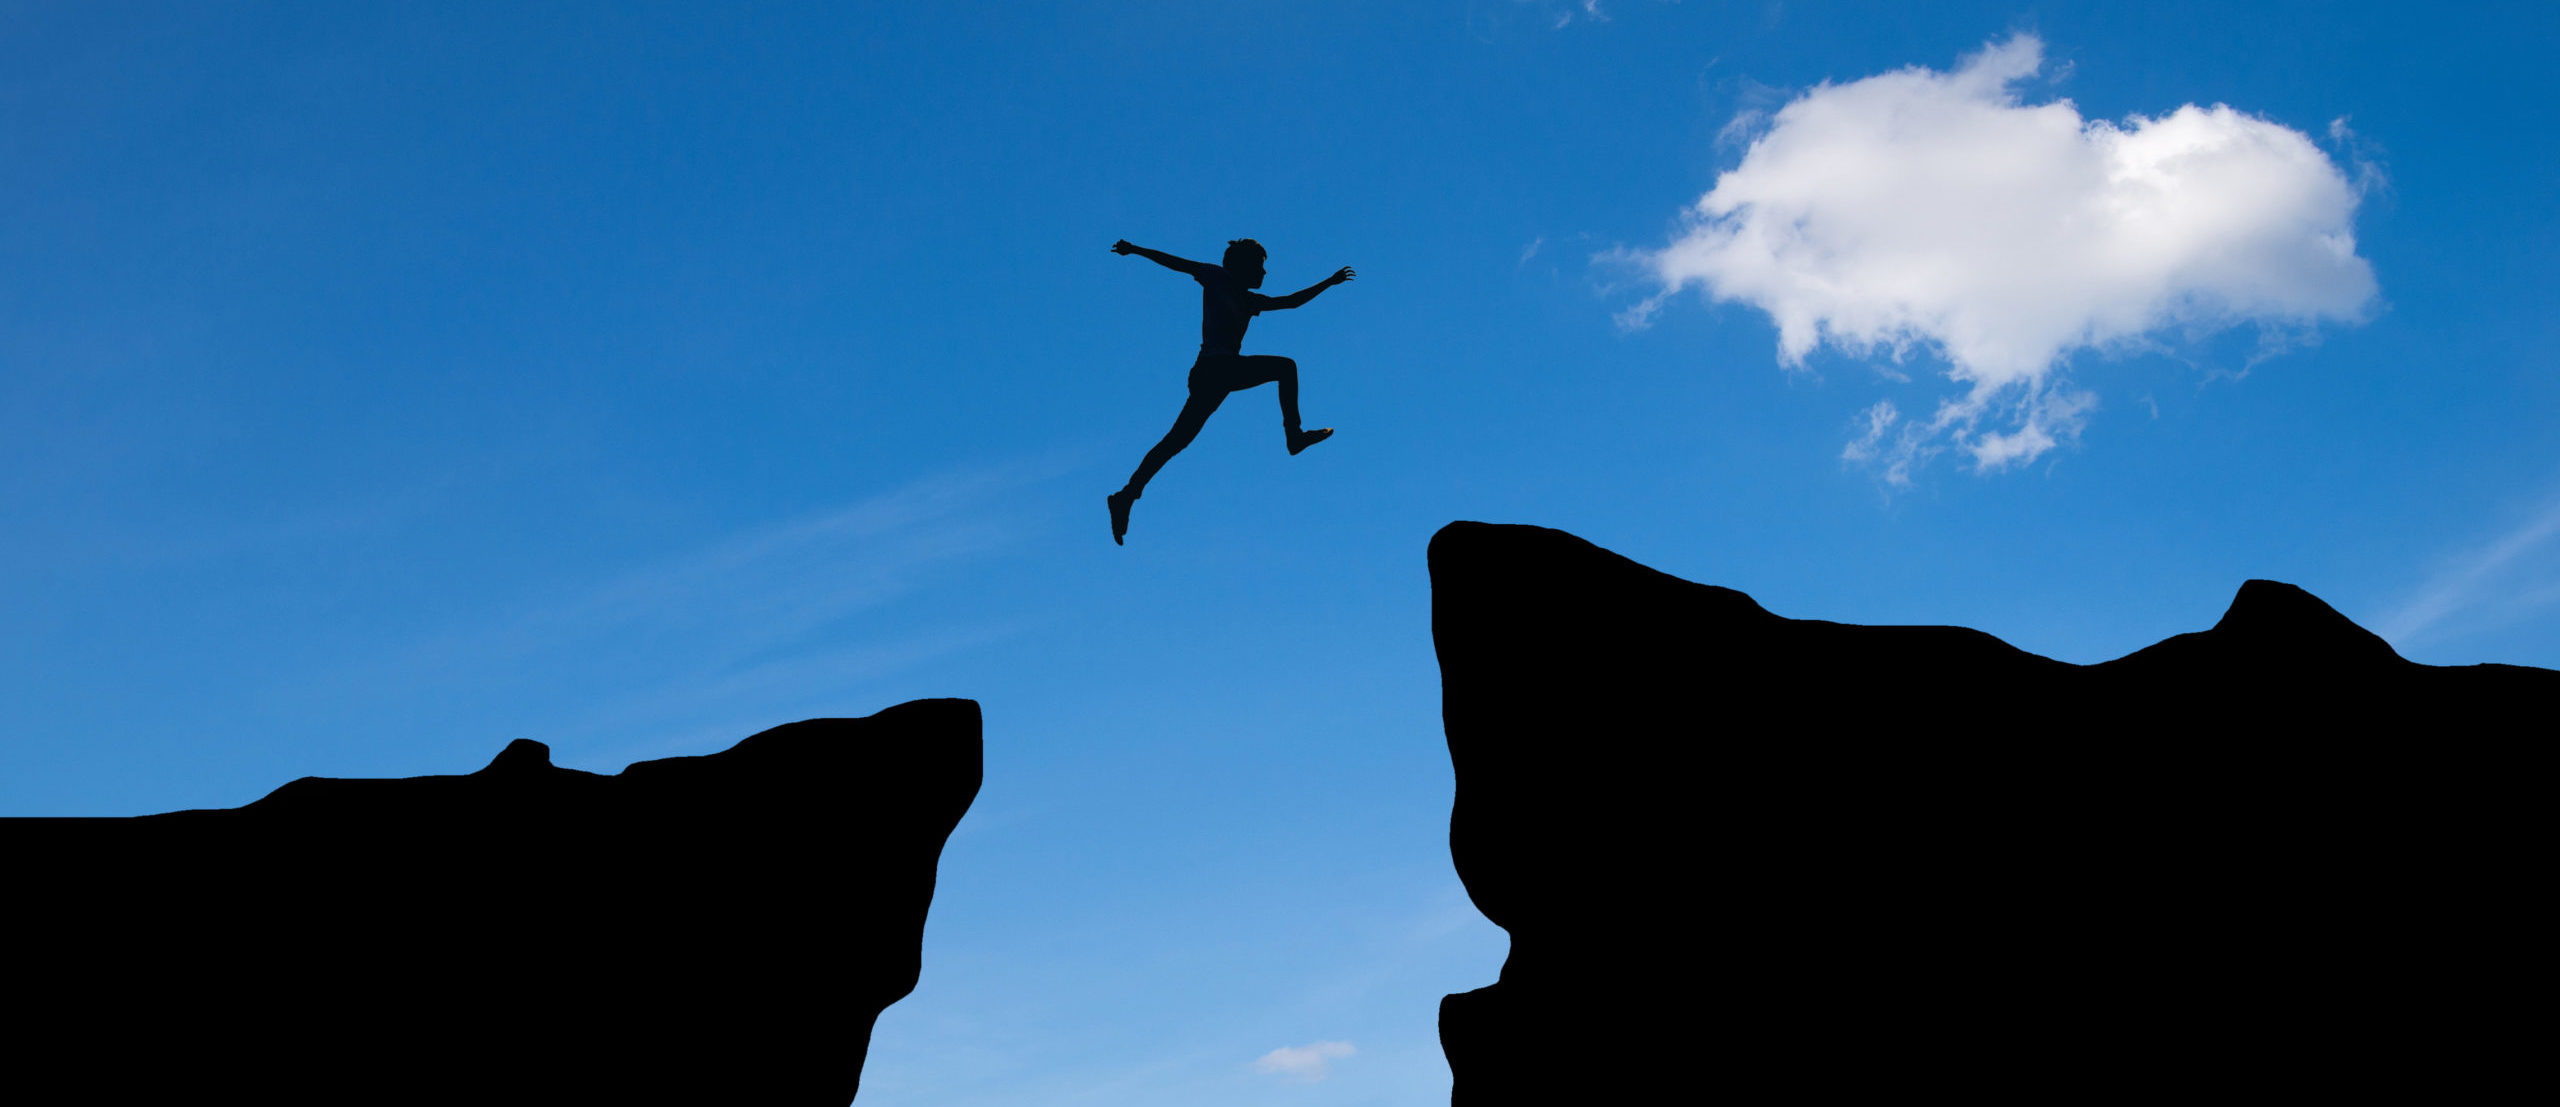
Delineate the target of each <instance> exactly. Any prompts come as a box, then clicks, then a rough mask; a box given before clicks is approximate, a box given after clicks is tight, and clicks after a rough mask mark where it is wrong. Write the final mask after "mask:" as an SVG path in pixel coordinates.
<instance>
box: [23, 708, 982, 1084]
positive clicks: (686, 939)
mask: <svg viewBox="0 0 2560 1107" xmlns="http://www.w3.org/2000/svg"><path fill="white" fill-rule="evenodd" d="M980 770H981V750H980V734H979V716H978V706H977V704H975V703H973V702H971V701H968V700H924V701H918V702H915V703H909V704H903V705H900V706H898V707H893V708H890V709H889V710H886V711H883V712H880V713H879V714H877V715H873V716H870V717H868V718H861V719H813V720H810V721H807V722H801V723H793V724H791V725H788V726H782V727H776V728H774V729H772V730H768V731H765V732H763V733H761V734H757V735H755V736H753V737H750V738H747V739H745V740H744V741H741V742H739V743H738V744H737V745H736V746H734V747H732V748H730V749H728V750H725V751H722V752H720V753H716V754H711V755H709V756H703V757H677V758H669V759H666V760H660V761H644V762H641V763H639V764H635V765H632V766H631V767H630V768H628V769H626V770H624V771H623V772H622V773H620V774H619V775H616V776H602V775H598V774H594V773H585V772H579V771H576V770H572V769H563V768H558V767H555V766H553V765H552V764H551V762H550V756H549V751H548V750H547V749H546V748H545V747H543V746H542V745H541V744H540V743H537V742H531V741H518V742H516V743H514V744H513V745H510V746H508V747H506V749H505V750H504V751H503V752H501V753H500V754H499V755H498V757H497V759H496V760H495V761H492V762H491V763H490V764H489V766H488V767H487V768H484V769H481V770H480V771H478V772H475V773H471V774H469V775H467V776H435V777H416V778H410V779H405V780H329V779H319V778H309V779H304V780H298V781H295V782H293V783H291V784H288V785H285V786H284V787H282V788H279V789H277V790H276V791H275V792H274V793H272V794H270V795H268V796H267V797H266V798H264V799H261V800H259V801H257V802H256V803H252V804H249V805H248V806H246V807H241V808H236V809H232V810H224V811H190V812H181V813H177V814H170V815H159V816H152V817H148V818H140V819H65V820H10V821H9V822H8V823H7V825H6V826H4V827H0V837H4V838H5V841H6V843H7V848H8V850H9V856H10V870H11V872H10V877H9V897H8V914H9V916H10V926H9V934H10V944H11V946H12V947H13V948H12V961H13V966H12V969H11V972H10V980H9V988H8V996H9V1000H10V1004H9V1005H10V1007H11V1009H12V1010H13V1011H15V1012H16V1013H17V1014H18V1015H19V1016H20V1017H21V1018H22V1019H23V1018H26V1017H28V1016H33V1017H34V1018H35V1019H36V1020H38V1025H37V1026H36V1027H35V1028H34V1030H33V1031H32V1032H20V1033H17V1034H15V1035H14V1038H15V1040H13V1041H12V1042H11V1043H10V1046H9V1050H8V1052H9V1054H10V1057H11V1060H10V1065H9V1068H10V1070H11V1072H10V1081H9V1082H10V1084H11V1085H13V1086H15V1087H18V1088H20V1089H22V1090H23V1089H28V1088H33V1087H39V1086H54V1087H56V1088H57V1089H59V1090H58V1091H57V1092H55V1093H47V1094H48V1095H57V1096H58V1097H59V1098H60V1100H61V1101H64V1102H100V1103H138V1102H149V1101H154V1100H165V1101H181V1100H182V1099H183V1100H196V1099H205V1098H226V1096H224V1095H223V1094H222V1093H231V1094H232V1095H236V1096H237V1097H240V1098H243V1099H245V1100H247V1101H249V1102H259V1103H271V1102H293V1103H319V1102H327V1103H337V1104H345V1103H386V1102H393V1103H424V1102H436V1103H754V1104H798V1103H805V1104H832V1105H838V1107H841V1105H843V1104H845V1103H848V1102H850V1101H851V1100H852V1099H853V1096H854V1093H855V1091H856V1089H857V1088H858V1086H859V1083H860V1080H861V1073H862V1062H863V1057H864V1053H865V1051H866V1050H867V1049H868V1047H869V1043H870V1036H871V1026H872V1022H873V1020H874V1019H876V1018H877V1017H878V1015H879V1013H880V1011H881V1009H883V1008H885V1007H887V1006H888V1005H889V1004H891V1003H893V1002H895V1001H896V1000H897V999H898V998H899V997H901V996H904V995H906V994H907V993H908V992H909V991H911V990H913V989H914V987H915V985H916V981H917V974H918V970H919V967H920V964H921V962H920V951H921V947H922V941H923V931H924V922H925V910H926V907H927V905H928V904H929V903H930V901H931V899H932V896H933V885H934V870H935V865H936V863H937V861H938V859H939V857H940V856H941V852H942V846H943V842H944V840H945V839H946V838H948V837H949V836H950V834H951V831H952V829H953V828H954V827H955V826H956V825H957V824H958V823H959V820H960V817H961V814H962V813H963V812H965V811H966V810H967V809H968V807H969V803H970V801H971V799H972V798H974V797H975V796H976V794H977V790H978V784H979V777H980Z"/></svg>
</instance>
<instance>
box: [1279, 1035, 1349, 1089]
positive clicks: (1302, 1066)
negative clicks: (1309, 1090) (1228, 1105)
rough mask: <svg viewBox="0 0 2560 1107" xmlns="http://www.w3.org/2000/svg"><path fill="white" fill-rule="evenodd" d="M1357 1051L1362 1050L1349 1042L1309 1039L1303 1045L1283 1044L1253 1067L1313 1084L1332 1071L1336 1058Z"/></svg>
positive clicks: (1341, 1057)
mask: <svg viewBox="0 0 2560 1107" xmlns="http://www.w3.org/2000/svg"><path fill="white" fill-rule="evenodd" d="M1358 1052H1359V1050H1356V1049H1353V1048H1352V1047H1351V1043H1349V1042H1309V1043H1307V1044H1305V1045H1302V1046H1282V1047H1280V1048H1279V1049H1275V1050H1272V1051H1271V1052H1269V1053H1265V1054H1263V1055H1262V1057H1261V1059H1259V1060H1257V1061H1255V1062H1254V1063H1253V1071H1255V1072H1264V1073H1270V1074H1272V1075H1274V1076H1280V1077H1286V1078H1288V1079H1291V1080H1299V1081H1304V1082H1307V1083H1310V1084H1312V1083H1314V1082H1316V1081H1318V1080H1322V1079H1324V1078H1325V1077H1327V1076H1331V1075H1333V1068H1332V1065H1333V1062H1335V1061H1339V1060H1342V1059H1343V1058H1345V1057H1349V1056H1351V1055H1352V1054H1354V1053H1358Z"/></svg>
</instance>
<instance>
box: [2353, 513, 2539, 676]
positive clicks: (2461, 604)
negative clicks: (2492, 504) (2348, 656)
mask: <svg viewBox="0 0 2560 1107" xmlns="http://www.w3.org/2000/svg"><path fill="white" fill-rule="evenodd" d="M2555 536H2560V499H2554V500H2552V501H2551V502H2549V503H2546V504H2544V505H2543V507H2542V510H2540V511H2539V512H2537V513H2535V514H2534V515H2533V516H2532V517H2530V518H2528V519H2526V520H2525V521H2524V522H2523V523H2522V524H2520V525H2518V526H2517V527H2516V528H2515V529H2513V530H2510V531H2508V532H2507V533H2506V534H2503V535H2500V536H2499V537H2498V538H2497V539H2495V540H2494V541H2491V542H2489V543H2488V544H2486V545H2483V546H2480V547H2478V548H2476V549H2473V550H2471V551H2469V552H2468V553H2466V554H2464V555H2463V556H2461V557H2459V558H2456V559H2454V560H2453V561H2452V562H2451V563H2450V564H2448V565H2446V566H2445V568H2444V569H2443V570H2442V571H2440V572H2438V573H2437V574H2436V575H2435V577H2434V578H2433V579H2431V580H2429V581H2428V582H2427V583H2426V584H2425V585H2424V586H2423V587H2421V588H2419V589H2418V591H2417V594H2416V595H2414V596H2411V597H2410V598H2409V600H2408V602H2406V603H2403V604H2401V605H2400V607H2399V608H2398V609H2397V610H2395V611H2393V612H2391V613H2390V614H2388V615H2385V616H2383V618H2382V619H2381V620H2380V625H2379V626H2378V627H2377V628H2376V629H2377V631H2378V632H2379V633H2380V634H2381V635H2382V636H2383V637H2384V638H2386V639H2389V640H2390V641H2391V642H2392V643H2393V644H2395V645H2396V644H2399V643H2402V642H2406V641H2409V640H2412V639H2415V638H2418V637H2420V636H2422V635H2425V634H2426V633H2428V632H2429V631H2431V630H2433V629H2435V628H2436V627H2438V626H2439V625H2441V624H2443V623H2444V622H2445V621H2446V620H2448V619H2451V618H2453V617H2454V616H2456V615H2459V614H2462V613H2464V612H2467V611H2471V610H2474V609H2477V608H2479V607H2481V606H2483V605H2485V604H2489V603H2492V602H2497V603H2501V604H2502V605H2504V606H2505V607H2507V608H2508V609H2509V610H2510V611H2522V610H2528V609H2531V608H2533V607H2538V606H2541V605H2543V604H2547V603H2550V602H2552V601H2554V600H2560V580H2551V579H2545V580H2541V581H2537V582H2531V583H2527V582H2522V581H2518V580H2516V578H2517V577H2518V576H2520V575H2522V574H2521V572H2520V570H2521V569H2522V568H2523V566H2524V565H2525V564H2526V563H2528V562H2530V560H2531V558H2532V555H2533V554H2536V553H2538V552H2541V551H2543V550H2544V549H2545V548H2547V547H2549V546H2550V544H2551V540H2552V538H2553V537H2555Z"/></svg>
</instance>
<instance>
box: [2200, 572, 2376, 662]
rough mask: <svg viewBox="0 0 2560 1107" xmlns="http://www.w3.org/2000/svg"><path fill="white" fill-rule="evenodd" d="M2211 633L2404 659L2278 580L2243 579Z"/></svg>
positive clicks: (2340, 655) (2333, 653) (2346, 655)
mask: <svg viewBox="0 0 2560 1107" xmlns="http://www.w3.org/2000/svg"><path fill="white" fill-rule="evenodd" d="M2212 633H2214V634H2216V635H2223V636H2228V637H2231V638H2233V639H2235V640H2237V641H2240V642H2248V643H2263V644H2265V645H2267V646H2269V647H2274V648H2283V649H2294V650H2310V651H2315V652H2317V653H2319V654H2321V655H2323V656H2324V657H2328V658H2330V659H2333V660H2338V659H2350V658H2353V659H2362V660H2368V661H2399V660H2403V659H2402V658H2401V656H2400V653H2399V651H2397V650H2394V649H2392V648H2391V643H2389V642H2386V641H2383V640H2382V636H2381V635H2379V634H2375V633H2374V632H2372V631H2369V630H2366V629H2365V628H2363V627H2360V626H2357V625H2356V623H2355V620H2353V619H2349V618H2347V617H2346V616H2344V615H2341V614H2339V613H2338V609H2336V608H2334V607H2331V606H2329V605H2328V604H2327V603H2324V602H2322V601H2321V599H2320V597H2318V596H2314V595H2312V594H2311V593H2309V592H2306V591H2303V590H2302V589H2300V588H2297V587H2295V586H2293V585H2290V584H2286V583H2284V582H2282V581H2273V580H2250V581H2244V582H2242V583H2241V585H2240V594H2239V595H2237V596H2234V597H2232V599H2231V607H2230V609H2229V610H2227V611H2224V612H2223V613H2222V619H2221V621H2220V622H2217V623H2215V624H2213V631H2212Z"/></svg>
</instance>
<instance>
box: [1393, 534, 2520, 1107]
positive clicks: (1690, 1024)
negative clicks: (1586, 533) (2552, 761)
mask: <svg viewBox="0 0 2560 1107" xmlns="http://www.w3.org/2000/svg"><path fill="white" fill-rule="evenodd" d="M1431 579H1432V630H1433V634H1434V637H1435V638H1436V640H1437V644H1438V649H1439V655H1440V664H1441V675H1442V686H1443V697H1444V713H1445V721H1446V725H1447V729H1448V739H1449V751H1450V756H1451V758H1452V759H1453V760H1454V762H1455V764H1456V769H1457V802H1456V808H1455V810H1454V812H1453V813H1452V816H1451V819H1450V832H1449V838H1450V849H1451V852H1452V854H1453V855H1454V857H1455V860H1456V863H1457V868H1458V873H1459V875H1460V876H1461V877H1462V878H1463V879H1464V880H1465V882H1466V886H1467V890H1468V893H1469V894H1470V895H1471V896H1472V897H1473V898H1474V900H1475V902H1476V904H1477V906H1478V907H1479V908H1481V909H1482V910H1483V911H1484V913H1485V915H1486V916H1487V917H1488V918H1490V919H1492V920H1493V921H1494V922H1495V923H1497V924H1499V925H1500V926H1502V927H1503V928H1504V929H1505V930H1507V931H1509V932H1510V935H1511V942H1512V947H1511V954H1510V958H1509V960H1508V961H1507V962H1506V963H1505V964H1504V966H1503V968H1502V972H1501V976H1500V978H1499V981H1498V982H1497V983H1495V984H1493V985H1491V986H1489V987H1486V988H1481V989H1478V990H1476V991H1472V992H1467V993H1463V994H1459V995H1453V996H1450V997H1448V999H1447V1000H1446V1001H1444V1003H1443V1004H1442V1007H1441V1015H1440V1028H1441V1039H1442V1042H1443V1044H1444V1046H1445V1048H1446V1050H1447V1052H1448V1056H1449V1063H1450V1066H1451V1068H1452V1070H1453V1071H1454V1073H1455V1075H1456V1092H1455V1096H1454V1101H1455V1103H1456V1104H1457V1105H1459V1107H1493V1105H1507V1104H1539V1105H1552V1104H1558V1103H1611V1104H1617V1103H1685V1102H1701V1101H1707V1100H1710V1099H1713V1100H1730V1101H1733V1102H1781V1101H1784V1102H1830V1101H1849V1102H1868V1101H1880V1100H1878V1099H1876V1098H1875V1097H1876V1094H1877V1093H1897V1094H1907V1093H1914V1092H1938V1093H1954V1094H1956V1095H1958V1096H1960V1097H1963V1098H1966V1099H1972V1100H1984V1099H1988V1100H1994V1101H2001V1102H2036V1103H2050V1102H2074V1101H2097V1100H2104V1099H2110V1098H2116V1097H2119V1096H2127V1095H2131V1096H2139V1097H2142V1098H2145V1099H2155V1100H2156V1099H2167V1098H2171V1097H2174V1098H2177V1099H2181V1100H2187V1099H2198V1098H2207V1099H2268V1100H2273V1099H2279V1098H2282V1099H2300V1098H2305V1097H2313V1098H2322V1097H2330V1096H2348V1095H2352V1096H2353V1097H2355V1098H2357V1099H2363V1100H2380V1101H2386V1102H2388V1101H2394V1100H2398V1101H2408V1102H2415V1101H2422V1100H2424V1101H2482V1100H2486V1099H2488V1098H2490V1097H2489V1096H2488V1095H2487V1089H2490V1088H2500V1087H2532V1086H2542V1084H2543V1083H2544V1078H2543V1076H2542V1074H2541V1072H2540V1071H2539V1068H2538V1060H2537V1059H2538V1057H2539V1043H2538V1040H2537V1036H2536V1035H2534V1034H2533V1032H2531V1031H2530V1030H2529V1029H2528V1027H2529V1025H2531V1024H2530V1021H2529V1020H2527V1019H2525V1018H2523V1017H2521V1016H2520V1015H2519V1013H2518V1012H2519V1011H2520V1010H2523V1009H2526V1008H2528V1007H2530V1005H2531V1004H2533V1003H2534V1002H2535V1001H2537V1000H2539V999H2540V997H2542V996H2543V995H2545V994H2547V988H2546V985H2547V983H2548V980H2547V976H2548V971H2549V970H2548V969H2547V968H2546V967H2545V966H2546V965H2547V962H2548V959H2547V958H2546V957H2544V956H2543V955H2542V953H2541V947H2542V946H2543V945H2544V944H2545V943H2546V941H2547V937H2546V935H2547V934H2548V932H2549V929H2550V925H2551V922H2552V917H2551V911H2550V909H2549V907H2548V906H2547V905H2546V904H2545V903H2544V902H2543V901H2544V898H2545V897H2544V895H2543V892H2544V889H2543V887H2542V885H2543V884H2544V883H2545V880H2544V876H2545V874H2546V872H2547V868H2548V857H2549V853H2550V847H2549V846H2548V844H2547V843H2548V842H2549V841H2550V840H2551V834H2550V828H2549V825H2548V824H2549V821H2550V820H2549V818H2548V817H2547V815H2546V814H2545V810H2546V805H2547V803H2548V800H2547V799H2546V798H2545V793H2546V791H2547V790H2548V788H2549V773H2548V770H2547V769H2546V768H2545V765H2546V764H2547V763H2548V756H2547V747H2548V744H2549V734H2550V728H2549V726H2548V724H2547V722H2546V720H2547V718H2548V715H2549V711H2550V708H2551V705H2552V704H2553V703H2555V702H2560V673H2555V672H2552V671H2549V670H2543V669H2526V668H2518V667H2513V666H2499V665H2483V666H2471V667H2462V668H2440V667H2431V666H2424V665H2417V664H2413V663H2411V662H2409V661H2406V660H2404V659H2402V658H2401V657H2399V656H2398V655H2397V654H2396V653H2394V652H2393V651H2392V649H2391V647H2390V646H2389V645H2388V644H2387V643H2385V642H2383V641H2382V640H2381V639H2380V638H2377V637H2375V636H2374V635H2372V634H2370V633H2367V632H2366V631H2364V630H2363V629H2362V628H2359V627H2357V626H2356V625H2355V624H2354V623H2352V622H2350V621H2348V620H2347V619H2346V618H2344V617H2343V616H2340V615H2339V614H2338V613H2337V612H2335V611H2333V610H2331V609H2330V608H2329V607H2328V606H2327V605H2325V604H2323V603H2321V602H2320V601H2319V600H2318V599H2316V598H2314V597H2312V596H2311V595H2310V594H2308V593H2306V592H2304V591H2302V590H2301V589H2298V588H2294V587H2291V586H2289V585H2283V584H2277V583H2273V582H2269V581H2251V582H2249V583H2248V584H2246V585H2244V586H2243V587H2242V588H2241V590H2240V593H2239V596H2238V598H2237V599H2236V600H2234V602H2233V603H2232V605H2231V609H2230V611H2229V613H2228V614H2226V615H2225V616H2224V617H2223V619H2222V621H2221V622H2220V623H2218V624H2216V625H2215V626H2214V627H2213V629H2211V630H2207V631H2202V632H2199V633H2194V634H2184V635H2180V636H2178V637H2175V638H2172V639H2169V640H2168V641H2165V642H2162V643H2159V644H2158V645H2155V646H2152V647H2150V648H2147V649H2144V650H2142V651H2140V652H2137V653H2135V654H2132V655H2130V656H2127V657H2124V658H2120V659H2117V660H2114V661H2110V662H2106V663H2103V664H2098V665H2089V666H2077V665H2071V664H2066V663H2063V662H2059V661H2054V660H2051V659H2048V658H2043V657H2038V656H2035V655H2033V654H2029V653H2026V652H2023V651H2021V650H2018V649H2015V648H2012V647H2010V646H2009V645H2007V644H2005V643H2003V642H2001V641H1999V640H1998V639H1996V638H1993V637H1991V636H1990V635H1987V634H1982V633H1980V632H1977V631H1972V630H1965V629H1960V628H1954V627H1868V626H1849V625H1842V624H1837V623H1826V622H1815V621H1808V620H1794V619H1785V618H1781V617H1779V616H1777V615H1773V614H1771V613H1769V612H1768V611H1765V610H1763V609H1761V607H1760V606H1759V605H1758V604H1756V603H1754V602H1753V601H1752V600H1751V598H1750V597H1748V596H1745V595H1743V594H1742V593H1740V592H1735V591H1732V590H1729V589H1723V588H1715V587H1710V586H1707V585H1701V584H1694V583H1691V582H1688V581H1683V580H1679V579H1677V578H1674V577H1670V576H1666V575H1663V574H1661V573H1658V572H1654V571H1653V570H1650V569H1647V568H1645V567H1643V566H1641V565H1637V564H1635V563H1634V562H1631V561H1628V560H1626V559H1624V558H1621V557H1618V556H1616V555H1614V554H1611V553H1609V552H1607V551H1604V550H1601V549H1598V548H1596V547H1594V546H1592V545H1590V544H1588V543H1586V542H1583V541H1581V540H1580V539H1577V538H1574V537H1573V536H1571V535H1568V534H1564V533H1561V532H1558V531H1552V530H1544V529H1540V528H1534V527H1512V526H1490V525H1485V524H1480V523H1455V524H1452V525H1450V526H1449V527H1447V528H1446V529H1444V530H1442V531H1441V532H1440V534H1439V535H1438V536H1437V537H1436V538H1434V539H1433V541H1432V544H1431ZM2528 1063H2533V1064H2535V1065H2536V1067H2535V1068H2531V1069H2528V1068H2527V1067H2526V1066H2527V1065H2528ZM1846 1096H1858V1097H1863V1098H1857V1099H1846V1100H1844V1099H1843V1097H1846Z"/></svg>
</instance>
